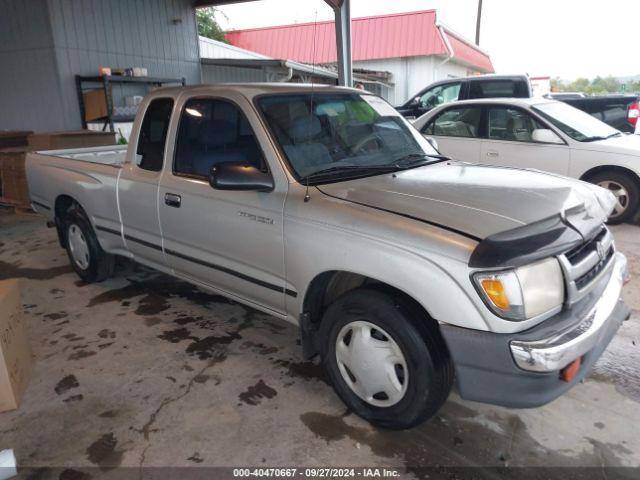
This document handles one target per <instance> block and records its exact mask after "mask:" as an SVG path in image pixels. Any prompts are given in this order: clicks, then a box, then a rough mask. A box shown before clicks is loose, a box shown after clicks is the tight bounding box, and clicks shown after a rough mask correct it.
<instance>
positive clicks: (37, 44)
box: [0, 0, 62, 130]
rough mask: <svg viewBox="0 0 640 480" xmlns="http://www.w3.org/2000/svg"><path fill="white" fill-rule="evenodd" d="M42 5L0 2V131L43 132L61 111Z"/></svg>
mask: <svg viewBox="0 0 640 480" xmlns="http://www.w3.org/2000/svg"><path fill="white" fill-rule="evenodd" d="M46 2H47V0H29V1H28V2H27V1H16V0H0V130H9V129H11V130H28V129H29V130H44V129H46V128H48V125H49V124H50V123H49V122H48V121H47V118H49V116H50V115H51V114H53V112H60V110H61V108H62V101H61V100H60V98H59V96H58V95H57V89H58V87H57V85H58V84H57V80H56V63H55V56H54V48H53V39H52V36H51V25H50V23H49V17H48V10H47V5H46ZM49 112H51V113H49Z"/></svg>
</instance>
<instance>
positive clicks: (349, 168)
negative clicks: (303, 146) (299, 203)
mask: <svg viewBox="0 0 640 480" xmlns="http://www.w3.org/2000/svg"><path fill="white" fill-rule="evenodd" d="M398 168H399V167H397V166H396V165H392V164H390V165H366V166H365V165H339V166H335V167H329V168H324V169H322V170H318V171H317V172H313V173H310V174H309V175H306V176H304V177H302V178H301V179H300V181H301V182H302V183H307V182H308V181H309V180H312V179H314V178H316V179H317V178H318V177H325V176H332V175H333V174H336V173H341V172H351V173H355V172H361V173H366V172H370V171H389V172H391V171H394V170H397V169H398Z"/></svg>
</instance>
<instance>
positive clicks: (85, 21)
mask: <svg viewBox="0 0 640 480" xmlns="http://www.w3.org/2000/svg"><path fill="white" fill-rule="evenodd" d="M0 8H1V9H2V10H0V11H2V12H3V13H2V15H0V61H1V62H2V63H1V65H2V67H3V68H2V70H3V75H1V76H0V108H2V110H1V111H2V115H1V116H0V128H5V129H9V128H10V129H16V128H30V129H35V130H58V129H75V128H79V127H80V114H79V111H78V100H77V95H76V90H75V79H74V76H75V75H76V74H80V75H96V74H97V72H98V68H99V67H100V66H110V67H134V66H139V67H146V68H147V69H148V71H149V75H152V76H161V77H185V78H186V79H187V83H189V84H195V83H200V55H199V49H198V35H197V32H196V24H195V16H194V11H193V8H192V1H191V0H29V1H24V0H0ZM25 51H28V54H25ZM7 72H11V74H10V75H7ZM126 88H127V91H128V92H129V93H131V94H133V93H142V91H143V90H142V91H141V89H140V87H126ZM136 89H138V90H136ZM118 93H119V92H118V91H117V90H115V91H114V94H115V95H118ZM25 105H26V106H27V108H24V107H25Z"/></svg>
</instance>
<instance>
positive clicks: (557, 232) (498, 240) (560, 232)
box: [469, 214, 585, 268]
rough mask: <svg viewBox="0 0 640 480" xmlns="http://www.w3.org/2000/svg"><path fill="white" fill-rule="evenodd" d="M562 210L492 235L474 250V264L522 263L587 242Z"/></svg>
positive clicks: (470, 262)
mask: <svg viewBox="0 0 640 480" xmlns="http://www.w3.org/2000/svg"><path fill="white" fill-rule="evenodd" d="M584 240H585V239H584V237H583V236H582V235H581V234H580V233H579V232H578V231H577V230H575V229H574V228H572V227H571V226H570V225H567V223H566V222H565V220H564V219H563V218H562V216H561V215H560V214H558V215H554V216H552V217H549V218H546V219H543V220H540V221H538V222H534V223H530V224H528V225H523V226H522V227H517V228H514V229H511V230H507V231H505V232H500V233H496V234H494V235H490V236H488V237H487V238H485V239H484V240H482V241H481V242H480V243H479V244H478V245H477V246H476V248H475V249H474V250H473V252H472V253H471V258H470V259H469V266H470V267H471V268H506V267H519V266H522V265H526V264H528V263H531V262H533V261H535V260H540V259H542V258H546V257H550V256H553V255H558V254H560V253H563V252H566V251H568V250H571V249H572V248H574V247H576V246H577V245H579V244H580V243H582V242H584Z"/></svg>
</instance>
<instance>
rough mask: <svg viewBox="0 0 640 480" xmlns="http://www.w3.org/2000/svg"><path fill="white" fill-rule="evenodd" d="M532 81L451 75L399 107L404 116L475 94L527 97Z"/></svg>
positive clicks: (416, 113)
mask: <svg viewBox="0 0 640 480" xmlns="http://www.w3.org/2000/svg"><path fill="white" fill-rule="evenodd" d="M531 96H532V91H531V83H530V82H529V77H527V76H526V75H478V76H475V77H463V78H449V79H447V80H441V81H439V82H435V83H432V84H431V85H429V86H428V87H426V88H425V89H424V90H422V91H420V92H419V93H417V94H416V95H414V96H413V97H411V99H410V100H409V101H407V102H406V103H405V104H404V105H400V106H399V107H396V110H398V111H399V112H400V113H401V114H402V115H404V116H405V117H409V118H413V117H416V118H417V117H419V116H420V115H423V114H425V113H427V112H428V111H429V110H431V109H432V108H434V107H437V106H439V105H442V104H443V103H449V102H455V101H456V100H471V99H475V98H498V97H508V98H512V97H515V98H528V97H531Z"/></svg>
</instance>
